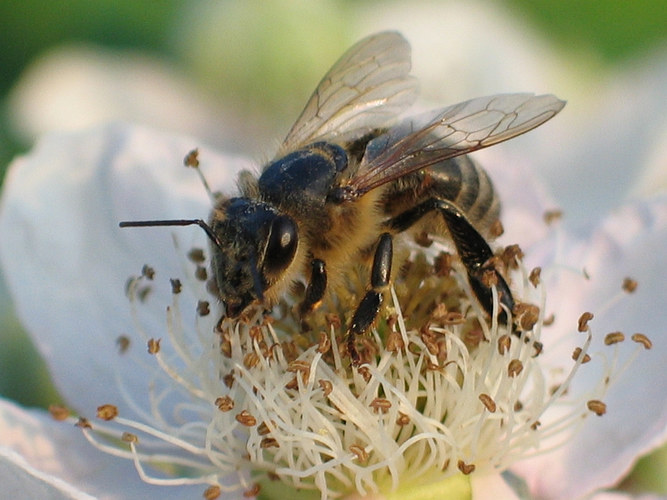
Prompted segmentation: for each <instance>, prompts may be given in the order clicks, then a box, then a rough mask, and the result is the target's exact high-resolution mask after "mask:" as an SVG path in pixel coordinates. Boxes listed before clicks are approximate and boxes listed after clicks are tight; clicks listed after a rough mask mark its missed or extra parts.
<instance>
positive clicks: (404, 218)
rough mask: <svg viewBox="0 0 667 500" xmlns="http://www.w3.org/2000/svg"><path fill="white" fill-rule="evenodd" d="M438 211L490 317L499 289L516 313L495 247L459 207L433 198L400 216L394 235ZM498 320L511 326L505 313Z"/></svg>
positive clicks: (392, 222) (393, 225)
mask: <svg viewBox="0 0 667 500" xmlns="http://www.w3.org/2000/svg"><path fill="white" fill-rule="evenodd" d="M434 210H437V211H438V212H440V214H441V215H442V216H443V218H444V219H445V223H446V224H447V228H448V229H449V233H450V235H451V237H452V240H453V241H454V245H455V246H456V251H457V253H458V254H459V257H460V258H461V262H462V263H463V265H464V266H465V268H466V271H467V274H468V282H469V283H470V286H471V288H472V290H473V292H474V293H475V295H476V296H477V299H478V300H479V303H480V304H481V305H482V307H483V308H484V310H485V311H486V312H487V313H488V314H489V315H490V316H491V315H493V292H492V288H491V287H492V285H495V287H496V290H497V291H498V295H499V300H500V303H501V304H502V305H503V306H505V307H506V308H507V310H509V311H512V310H513V309H514V298H513V297H512V292H511V291H510V288H509V285H508V284H507V282H506V281H505V279H504V278H503V277H502V275H501V274H500V273H499V272H498V270H497V269H496V268H495V267H494V265H493V261H492V260H491V258H492V257H493V252H492V251H491V247H489V244H488V243H487V242H486V240H485V239H484V237H483V236H482V235H481V234H479V232H478V231H477V229H475V228H474V226H473V225H472V224H471V223H470V221H469V220H468V218H467V217H466V216H465V214H464V213H463V212H462V211H461V210H460V209H459V208H458V207H457V206H456V205H454V204H452V203H450V202H448V201H445V200H441V199H439V198H431V199H429V200H426V201H424V202H422V203H420V204H419V205H417V206H415V207H413V208H411V209H409V210H406V211H405V212H403V213H402V214H399V215H397V216H396V217H394V218H393V219H391V220H390V221H389V222H388V223H387V225H388V227H389V228H391V229H392V230H394V231H405V230H406V229H408V228H410V227H411V226H412V225H413V224H415V223H416V222H417V221H419V219H421V218H422V217H423V216H424V215H426V214H427V213H429V212H432V211H434ZM498 319H499V320H500V321H502V322H504V323H507V313H506V311H505V310H504V309H503V310H501V311H500V312H499V313H498Z"/></svg>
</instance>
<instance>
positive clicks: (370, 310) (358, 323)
mask: <svg viewBox="0 0 667 500" xmlns="http://www.w3.org/2000/svg"><path fill="white" fill-rule="evenodd" d="M392 257H393V242H392V236H391V234H389V233H382V234H381V235H380V239H379V240H378V244H377V247H376V248H375V256H374V257H373V265H372V268H371V288H370V290H368V291H367V292H366V294H365V295H364V297H363V298H362V299H361V302H359V305H358V306H357V309H356V311H355V312H354V316H353V317H352V322H351V323H350V327H349V329H348V331H347V352H348V354H349V355H350V358H351V360H352V365H354V366H359V365H360V364H361V358H360V356H359V352H358V351H357V348H356V346H355V339H356V336H357V335H361V334H362V333H364V332H366V330H368V329H369V328H370V326H371V324H372V323H373V321H375V318H376V317H377V315H378V312H379V311H380V306H381V305H382V297H383V295H382V292H383V290H384V288H386V287H387V286H388V285H389V279H390V277H391V261H392Z"/></svg>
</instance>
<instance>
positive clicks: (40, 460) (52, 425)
mask: <svg viewBox="0 0 667 500" xmlns="http://www.w3.org/2000/svg"><path fill="white" fill-rule="evenodd" d="M0 457H1V458H0V461H1V462H2V465H0V484H2V487H3V492H2V495H1V496H2V497H3V498H92V497H89V496H88V495H87V494H84V493H82V492H80V491H78V490H76V489H75V488H74V486H76V487H77V488H79V489H80V490H81V491H86V492H87V493H88V494H91V495H94V496H95V497H96V498H104V499H132V498H151V497H152V498H156V497H158V496H159V497H160V498H174V499H177V498H188V497H189V498H198V497H199V496H201V493H202V491H203V489H204V488H203V487H201V486H199V487H171V488H163V487H159V486H152V485H149V484H146V483H144V482H142V481H141V479H139V476H138V474H137V472H136V470H135V469H134V465H133V464H132V462H131V461H129V460H123V459H119V458H116V457H112V456H111V455H107V454H105V453H102V452H101V451H99V450H97V449H96V448H94V447H93V446H91V445H90V444H89V443H88V441H86V440H85V439H84V437H83V436H82V434H81V430H80V429H78V428H76V427H74V426H73V425H71V424H69V423H66V422H57V421H55V420H53V419H52V418H51V417H50V415H48V414H46V413H45V412H42V411H39V410H31V411H27V410H24V409H22V408H19V407H18V406H16V405H13V404H11V403H9V402H7V401H4V400H0ZM12 474H15V477H14V476H12ZM10 481H16V482H15V484H16V485H17V486H16V488H22V489H17V490H16V491H17V494H16V495H6V491H5V488H6V487H10V488H11V487H12V484H13V483H11V482H10ZM67 483H69V485H72V486H68V484H67ZM48 487H51V488H53V492H54V493H52V492H51V490H48ZM33 488H43V489H44V488H46V490H38V489H33ZM37 491H39V492H40V494H33V492H37ZM43 491H44V493H42V492H43ZM46 491H48V492H49V493H50V494H53V495H54V496H48V495H47V494H46ZM19 492H20V494H18V493H19ZM58 494H60V495H61V496H58Z"/></svg>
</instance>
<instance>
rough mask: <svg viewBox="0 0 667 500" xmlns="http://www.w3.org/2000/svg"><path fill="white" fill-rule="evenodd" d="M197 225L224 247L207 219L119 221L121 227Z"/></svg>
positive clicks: (218, 245) (219, 246)
mask: <svg viewBox="0 0 667 500" xmlns="http://www.w3.org/2000/svg"><path fill="white" fill-rule="evenodd" d="M192 225H197V226H199V227H201V228H202V229H203V230H204V232H205V233H206V235H207V236H208V237H209V239H210V240H211V241H212V242H213V243H215V246H217V247H218V248H219V249H222V244H221V243H220V240H218V237H217V236H216V235H215V233H214V232H213V229H211V226H209V225H208V224H207V223H206V222H205V221H203V220H202V219H168V220H130V221H123V222H120V223H118V226H119V227H154V226H192Z"/></svg>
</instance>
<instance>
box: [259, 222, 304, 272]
mask: <svg viewBox="0 0 667 500" xmlns="http://www.w3.org/2000/svg"><path fill="white" fill-rule="evenodd" d="M297 242H298V235H297V228H296V224H295V223H294V220H292V218H291V217H287V216H285V215H281V216H279V217H276V219H274V221H273V222H272V223H271V229H270V232H269V241H268V244H267V246H266V254H265V255H264V270H265V272H269V273H275V272H278V271H281V270H283V269H285V268H287V266H289V265H290V264H291V263H292V259H293V258H294V254H295V253H296V247H297Z"/></svg>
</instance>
